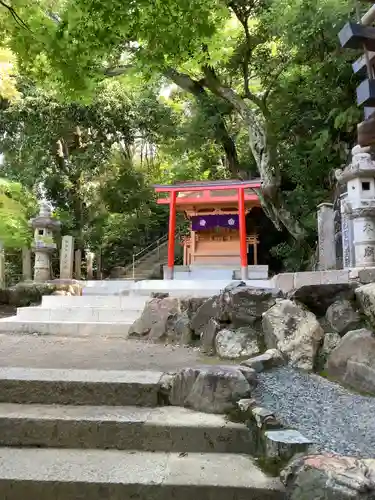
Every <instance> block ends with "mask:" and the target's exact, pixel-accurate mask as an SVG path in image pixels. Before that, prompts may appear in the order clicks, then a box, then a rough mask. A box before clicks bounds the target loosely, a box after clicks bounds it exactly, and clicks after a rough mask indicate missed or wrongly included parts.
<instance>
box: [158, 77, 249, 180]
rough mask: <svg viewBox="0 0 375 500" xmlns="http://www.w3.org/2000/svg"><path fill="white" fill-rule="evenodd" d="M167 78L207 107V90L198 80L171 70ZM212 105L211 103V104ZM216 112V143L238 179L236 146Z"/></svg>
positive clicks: (222, 119) (214, 124)
mask: <svg viewBox="0 0 375 500" xmlns="http://www.w3.org/2000/svg"><path fill="white" fill-rule="evenodd" d="M164 74H165V76H167V77H168V78H170V79H171V80H172V81H173V82H174V83H175V84H176V85H178V86H179V87H180V88H182V89H183V90H186V91H187V92H189V93H191V94H193V95H194V96H195V97H196V99H197V101H198V102H200V103H201V104H202V107H205V106H206V105H207V103H208V102H209V99H208V95H207V93H206V90H205V88H204V87H203V86H202V85H201V84H200V83H199V82H197V81H196V80H193V79H192V78H191V77H190V76H189V75H186V74H184V73H179V72H178V71H176V70H174V69H172V68H169V69H168V70H166V71H165V73H164ZM210 104H211V103H210ZM215 111H216V120H215V122H214V123H213V127H214V132H215V138H216V142H217V143H218V144H219V145H220V146H222V148H223V149H224V152H225V156H226V159H227V161H228V167H229V170H230V172H231V174H232V175H234V176H235V177H238V176H239V175H240V167H239V162H238V156H237V149H236V145H235V143H234V141H233V139H232V138H231V136H230V135H229V132H228V130H227V126H226V124H225V121H224V118H223V116H222V115H221V113H220V112H219V111H218V110H215Z"/></svg>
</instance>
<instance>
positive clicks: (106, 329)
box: [0, 316, 133, 338]
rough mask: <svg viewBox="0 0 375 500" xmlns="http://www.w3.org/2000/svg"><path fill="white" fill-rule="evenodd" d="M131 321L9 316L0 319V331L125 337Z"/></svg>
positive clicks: (58, 335) (70, 335)
mask: <svg viewBox="0 0 375 500" xmlns="http://www.w3.org/2000/svg"><path fill="white" fill-rule="evenodd" d="M132 323H133V321H132V320H131V319H130V320H129V321H128V322H126V323H125V322H115V321H106V322H104V321H102V322H101V323H98V322H90V321H61V320H60V321H59V320H57V321H48V320H45V321H43V320H41V321H32V320H27V319H22V318H19V317H18V316H11V317H10V318H3V319H0V333H22V334H35V333H37V334H41V335H54V336H56V337H109V338H110V337H116V338H127V336H128V332H129V328H130V326H131V325H132Z"/></svg>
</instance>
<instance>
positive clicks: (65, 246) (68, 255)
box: [60, 236, 74, 280]
mask: <svg viewBox="0 0 375 500" xmlns="http://www.w3.org/2000/svg"><path fill="white" fill-rule="evenodd" d="M73 260H74V238H73V236H63V238H62V242H61V254H60V278H61V279H63V280H64V279H65V280H71V279H72V277H73Z"/></svg>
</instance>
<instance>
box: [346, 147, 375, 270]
mask: <svg viewBox="0 0 375 500" xmlns="http://www.w3.org/2000/svg"><path fill="white" fill-rule="evenodd" d="M339 180H340V182H345V183H346V186H347V194H346V196H345V198H344V199H343V206H342V212H343V215H345V216H346V217H347V218H348V220H349V222H350V225H351V231H350V233H351V238H352V240H353V241H352V242H351V243H353V245H352V248H353V252H354V259H352V261H353V262H354V265H355V267H375V161H373V160H372V158H371V155H370V154H369V153H368V152H367V151H366V150H364V149H363V148H361V147H360V146H356V147H355V148H353V150H352V162H351V163H350V165H348V166H347V167H346V168H345V169H344V171H343V172H342V174H341V175H340V179H339Z"/></svg>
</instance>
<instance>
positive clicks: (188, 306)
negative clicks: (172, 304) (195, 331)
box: [180, 297, 207, 320]
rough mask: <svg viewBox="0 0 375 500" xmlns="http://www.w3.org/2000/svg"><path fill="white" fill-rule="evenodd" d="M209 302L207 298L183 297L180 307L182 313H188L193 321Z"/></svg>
mask: <svg viewBox="0 0 375 500" xmlns="http://www.w3.org/2000/svg"><path fill="white" fill-rule="evenodd" d="M206 301H207V297H181V299H180V307H181V311H184V312H186V313H187V315H188V317H189V319H190V320H191V319H192V318H193V317H194V315H195V314H196V312H197V311H198V309H199V308H200V307H201V306H202V305H203V304H204V303H205V302H206Z"/></svg>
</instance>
